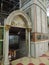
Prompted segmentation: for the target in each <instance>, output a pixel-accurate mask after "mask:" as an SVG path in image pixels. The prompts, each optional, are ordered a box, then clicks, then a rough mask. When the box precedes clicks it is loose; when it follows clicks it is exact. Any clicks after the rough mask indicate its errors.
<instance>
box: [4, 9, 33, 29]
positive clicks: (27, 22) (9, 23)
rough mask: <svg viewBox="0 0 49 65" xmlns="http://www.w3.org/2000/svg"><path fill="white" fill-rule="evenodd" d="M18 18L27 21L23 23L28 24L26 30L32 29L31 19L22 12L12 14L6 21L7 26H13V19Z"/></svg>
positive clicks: (17, 11)
mask: <svg viewBox="0 0 49 65" xmlns="http://www.w3.org/2000/svg"><path fill="white" fill-rule="evenodd" d="M16 16H19V17H20V18H21V19H23V20H25V21H23V22H24V23H25V24H26V28H32V27H31V21H30V18H29V17H28V16H27V14H25V13H24V12H23V11H20V10H16V11H13V12H12V13H11V14H9V16H8V17H7V19H6V23H5V25H11V22H12V21H13V18H14V17H16Z"/></svg>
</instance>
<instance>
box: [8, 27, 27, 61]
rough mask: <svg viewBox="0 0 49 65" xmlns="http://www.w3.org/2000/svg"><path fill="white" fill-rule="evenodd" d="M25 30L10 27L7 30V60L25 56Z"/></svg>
mask: <svg viewBox="0 0 49 65" xmlns="http://www.w3.org/2000/svg"><path fill="white" fill-rule="evenodd" d="M25 34H26V32H25V28H19V27H10V29H9V60H11V61H12V60H15V59H19V58H21V57H24V56H27V47H26V39H25V38H26V36H25Z"/></svg>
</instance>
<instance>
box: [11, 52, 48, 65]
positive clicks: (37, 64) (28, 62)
mask: <svg viewBox="0 0 49 65" xmlns="http://www.w3.org/2000/svg"><path fill="white" fill-rule="evenodd" d="M11 63H12V65H49V51H48V52H47V53H45V54H43V55H42V56H41V57H39V58H29V57H23V58H20V59H18V60H15V61H12V62H11Z"/></svg>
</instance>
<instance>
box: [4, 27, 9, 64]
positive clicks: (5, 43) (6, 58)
mask: <svg viewBox="0 0 49 65" xmlns="http://www.w3.org/2000/svg"><path fill="white" fill-rule="evenodd" d="M6 27H7V26H6ZM6 27H5V33H4V65H9V59H8V51H9V27H7V28H6Z"/></svg>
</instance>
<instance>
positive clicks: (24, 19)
mask: <svg viewBox="0 0 49 65" xmlns="http://www.w3.org/2000/svg"><path fill="white" fill-rule="evenodd" d="M18 22H19V23H18ZM20 22H21V23H20ZM11 26H13V27H20V28H25V29H26V44H27V45H28V56H29V57H30V30H31V21H30V18H29V17H28V16H27V14H25V13H24V12H22V11H19V10H17V11H13V12H12V13H11V14H10V15H9V16H8V17H7V19H6V21H5V31H4V32H5V34H4V47H3V48H4V50H3V51H4V53H3V54H4V55H3V56H4V65H8V64H9V60H8V48H9V28H10V27H11Z"/></svg>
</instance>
